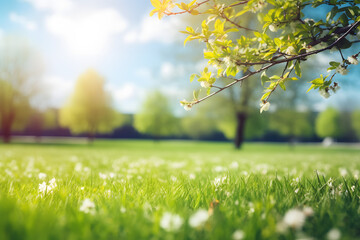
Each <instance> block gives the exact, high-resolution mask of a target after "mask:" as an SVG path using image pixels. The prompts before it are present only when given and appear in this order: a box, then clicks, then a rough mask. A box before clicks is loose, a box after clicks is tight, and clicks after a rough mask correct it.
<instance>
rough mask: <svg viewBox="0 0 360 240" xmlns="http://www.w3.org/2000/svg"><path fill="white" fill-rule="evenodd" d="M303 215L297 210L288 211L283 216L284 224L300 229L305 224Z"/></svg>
mask: <svg viewBox="0 0 360 240" xmlns="http://www.w3.org/2000/svg"><path fill="white" fill-rule="evenodd" d="M305 218H306V216H305V214H304V213H303V212H302V211H300V210H298V209H290V210H289V211H287V212H286V214H285V216H284V223H285V224H286V225H287V226H289V227H291V228H293V229H301V228H302V226H303V225H304V223H305Z"/></svg>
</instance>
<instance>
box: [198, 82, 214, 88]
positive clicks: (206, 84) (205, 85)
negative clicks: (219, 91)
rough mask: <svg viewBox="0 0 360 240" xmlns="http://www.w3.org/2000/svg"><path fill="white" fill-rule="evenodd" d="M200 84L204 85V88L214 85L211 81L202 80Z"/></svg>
mask: <svg viewBox="0 0 360 240" xmlns="http://www.w3.org/2000/svg"><path fill="white" fill-rule="evenodd" d="M200 85H201V87H203V88H209V87H211V86H212V84H211V83H209V82H208V81H201V82H200Z"/></svg>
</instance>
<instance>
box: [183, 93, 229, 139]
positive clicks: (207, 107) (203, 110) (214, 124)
mask: <svg viewBox="0 0 360 240" xmlns="http://www.w3.org/2000/svg"><path fill="white" fill-rule="evenodd" d="M214 100H217V99H211V100H210V101H208V102H206V103H204V104H202V105H201V106H199V108H198V109H197V111H196V112H188V113H187V114H186V115H185V116H184V117H183V118H182V119H181V127H182V130H183V132H184V133H185V134H186V135H187V136H190V137H191V138H193V139H204V138H205V139H206V138H210V137H211V136H214V135H215V134H216V133H218V132H219V129H218V123H219V120H220V119H219V116H222V117H224V115H223V114H224V112H223V111H221V110H222V109H220V108H217V107H216V108H214V107H213V104H217V103H218V102H219V101H216V102H215V103H213V101H214Z"/></svg>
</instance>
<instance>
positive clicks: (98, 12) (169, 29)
mask: <svg viewBox="0 0 360 240" xmlns="http://www.w3.org/2000/svg"><path fill="white" fill-rule="evenodd" d="M151 9H152V6H151V3H150V0H132V1H128V0H126V1H125V0H2V2H1V7H0V35H7V34H16V35H20V36H23V37H25V38H28V39H29V40H30V42H31V43H32V45H34V46H35V47H36V48H37V49H38V50H39V51H40V52H41V53H42V55H43V57H44V62H45V66H46V70H45V72H44V74H43V82H44V86H46V89H47V94H46V95H45V96H44V98H43V99H44V101H43V105H44V106H42V107H46V106H55V107H60V106H61V105H62V104H63V103H64V102H65V101H66V98H67V97H68V96H69V95H70V94H71V91H72V89H73V86H74V84H75V81H76V79H77V77H78V76H79V74H81V73H82V72H84V71H85V70H86V69H88V68H89V67H93V68H95V69H96V70H97V71H99V72H100V74H102V75H103V76H104V77H105V78H106V81H107V88H108V90H109V91H110V92H111V94H112V96H113V99H114V103H115V106H116V108H117V109H119V110H120V111H122V112H127V113H129V112H135V111H136V110H137V109H139V106H140V105H141V102H142V101H143V100H144V98H145V95H146V92H148V91H151V90H154V89H160V90H161V91H163V92H165V93H167V95H168V96H169V97H171V102H172V103H173V104H174V106H176V107H175V110H176V111H177V112H180V111H182V109H181V106H180V105H179V103H178V102H179V101H180V100H182V99H183V98H187V97H188V96H189V95H190V94H191V90H189V88H191V87H193V86H194V85H191V86H190V84H189V76H190V74H191V73H194V72H197V71H199V70H200V69H201V66H204V60H201V53H202V50H201V49H197V50H194V48H191V47H186V48H184V46H183V43H182V42H183V40H184V38H185V36H183V35H182V34H181V33H179V32H178V31H180V30H182V29H183V28H184V27H185V25H184V23H183V22H182V20H181V17H178V16H176V17H168V18H165V19H163V20H161V21H159V20H158V19H157V17H152V18H151V17H149V12H150V11H151ZM193 51H195V52H196V51H197V52H198V53H199V55H200V58H195V59H194V58H189V60H184V59H185V58H184V57H183V56H184V55H185V56H186V54H187V53H189V52H193ZM179 56H182V58H181V59H182V60H179V59H178V57H179ZM325 60H326V59H325ZM323 70H324V69H323ZM316 74H317V75H319V73H316ZM315 77H317V76H315ZM357 77H358V71H357V73H356V74H353V75H351V79H354V78H357ZM358 91H359V86H357V88H354V85H351V84H350V87H346V86H344V87H343V92H341V93H339V94H336V95H335V96H333V97H332V98H331V100H323V99H321V98H320V97H319V96H318V94H316V92H314V93H313V94H314V95H316V96H314V99H315V101H316V102H317V104H318V105H319V108H323V107H324V106H326V105H328V104H330V105H331V104H332V105H334V104H335V105H336V104H338V103H339V102H346V101H347V98H349V97H356V96H357V95H358V94H357V92H358ZM340 95H341V96H340ZM354 102H355V101H354ZM357 102H359V101H357ZM354 104H355V103H354Z"/></svg>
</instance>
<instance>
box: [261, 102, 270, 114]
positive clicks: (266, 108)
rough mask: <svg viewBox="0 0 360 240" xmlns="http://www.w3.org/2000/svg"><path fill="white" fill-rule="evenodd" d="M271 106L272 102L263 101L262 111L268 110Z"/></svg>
mask: <svg viewBox="0 0 360 240" xmlns="http://www.w3.org/2000/svg"><path fill="white" fill-rule="evenodd" d="M269 108H270V102H266V103H263V102H261V103H260V113H262V112H263V111H265V112H266V111H268V110H269Z"/></svg>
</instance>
